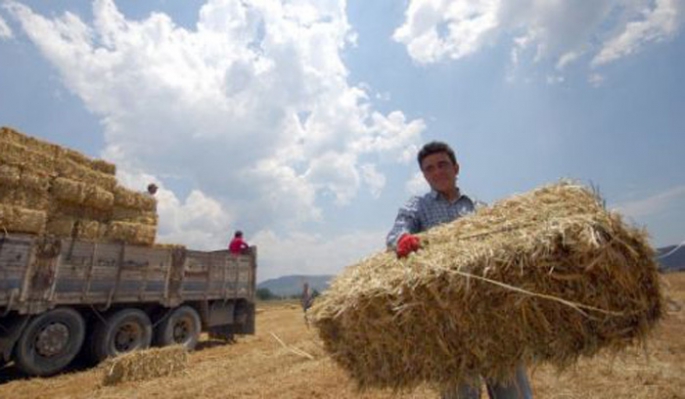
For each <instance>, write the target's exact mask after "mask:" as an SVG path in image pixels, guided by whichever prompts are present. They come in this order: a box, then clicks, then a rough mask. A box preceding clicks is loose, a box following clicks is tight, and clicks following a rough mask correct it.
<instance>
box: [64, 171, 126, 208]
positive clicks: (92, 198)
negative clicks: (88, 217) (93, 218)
mask: <svg viewBox="0 0 685 399" xmlns="http://www.w3.org/2000/svg"><path fill="white" fill-rule="evenodd" d="M51 191H52V193H53V195H54V196H55V198H57V199H58V200H60V201H63V202H71V203H74V204H79V205H80V204H82V205H84V206H86V207H92V208H96V209H103V210H108V209H111V208H112V205H113V204H114V195H113V194H112V193H111V192H109V191H106V190H104V189H102V188H100V187H98V186H96V185H94V184H87V183H82V182H79V181H76V180H72V179H67V178H64V177H58V178H56V179H55V180H54V181H53V183H52V188H51Z"/></svg>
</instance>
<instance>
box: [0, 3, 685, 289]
mask: <svg viewBox="0 0 685 399" xmlns="http://www.w3.org/2000/svg"><path fill="white" fill-rule="evenodd" d="M578 4H579V3H578V2H573V1H556V2H539V1H533V0H510V1H506V2H504V1H498V0H473V1H468V2H467V1H438V0H410V1H401V2H399V1H390V0H386V1H373V2H367V1H349V2H345V1H341V0H326V1H306V0H298V1H279V0H259V1H241V2H238V1H231V0H225V1H220V0H214V1H206V2H205V1H146V2H139V1H132V0H129V1H116V2H115V1H111V0H98V1H94V2H92V3H90V2H84V1H50V2H44V1H2V0H0V88H1V90H0V125H6V126H11V127H14V128H16V129H18V130H20V131H22V132H24V133H27V134H30V135H33V136H36V137H39V138H43V139H46V140H49V141H52V142H55V143H58V144H61V145H65V146H69V147H72V148H74V149H77V150H79V151H82V152H84V153H86V154H88V155H90V156H93V157H101V158H104V159H106V160H108V161H111V162H114V163H116V164H117V167H118V172H117V173H118V178H119V181H120V182H121V183H122V184H124V185H126V186H128V187H130V188H133V189H142V188H143V187H145V185H146V184H147V182H149V181H155V182H157V183H158V185H159V186H160V187H161V190H160V193H159V194H158V197H159V202H160V204H159V213H160V225H159V234H158V237H159V241H162V242H173V243H181V244H185V245H187V246H189V247H192V248H197V249H215V248H219V247H223V246H224V245H225V244H226V242H227V240H228V239H229V238H230V236H231V234H232V232H233V231H234V230H235V229H242V230H244V231H245V234H246V237H247V239H248V241H250V242H251V243H254V244H256V245H258V246H259V255H260V280H263V279H266V278H271V277H276V276H279V275H283V274H291V273H300V274H324V273H335V272H337V271H339V270H340V269H341V268H343V267H344V266H346V265H349V264H352V263H354V262H355V261H357V260H358V259H360V258H361V257H363V256H366V255H369V254H371V253H373V252H375V251H378V250H382V249H383V245H384V238H385V234H386V233H387V231H388V230H389V228H390V227H391V225H392V222H393V219H394V216H395V213H396V211H397V208H398V207H399V206H400V205H401V204H402V203H403V202H405V201H406V200H407V199H408V197H409V196H410V195H412V194H415V193H421V192H422V191H424V190H426V186H425V183H423V182H422V178H421V176H420V174H418V168H417V165H416V162H415V153H416V151H417V149H418V148H419V147H420V146H421V145H422V144H423V143H425V142H427V141H430V140H443V141H447V142H449V143H450V144H452V146H453V147H454V148H455V150H456V152H457V156H458V158H459V160H460V163H461V166H462V171H461V174H460V176H459V185H460V187H461V188H462V190H463V191H464V192H466V193H467V194H469V195H471V196H472V197H476V198H478V199H480V200H483V201H485V202H488V203H492V202H494V201H497V200H499V199H502V198H505V197H508V196H510V195H512V194H515V193H521V192H525V191H528V190H530V189H533V188H535V187H538V186H540V185H542V184H546V183H550V182H555V181H558V180H559V179H560V178H573V179H578V180H580V181H581V182H584V183H587V184H593V185H596V186H598V187H599V189H600V191H601V192H602V194H603V196H604V197H605V198H606V200H607V204H608V206H609V207H610V208H612V209H615V210H618V211H619V212H621V213H623V214H624V215H625V216H626V218H627V219H628V220H629V221H631V223H633V224H635V225H637V226H644V227H645V228H646V229H647V230H648V232H649V233H650V235H651V237H652V243H653V244H654V245H655V246H665V245H670V244H677V243H680V242H682V241H683V240H685V227H684V226H685V212H683V210H684V209H685V178H684V177H683V172H682V171H683V170H685V157H683V150H684V149H685V112H684V111H685V79H684V76H683V75H685V73H684V72H683V71H685V51H684V50H685V38H684V37H683V34H682V30H683V22H685V0H657V1H647V0H620V1H619V0H614V1H609V0H597V1H593V2H582V4H581V5H578Z"/></svg>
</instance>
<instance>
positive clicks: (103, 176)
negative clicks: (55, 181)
mask: <svg viewBox="0 0 685 399" xmlns="http://www.w3.org/2000/svg"><path fill="white" fill-rule="evenodd" d="M55 172H56V173H57V175H59V176H61V177H66V178H68V179H72V180H76V181H80V182H82V183H87V184H93V185H96V186H98V187H100V188H102V189H104V190H106V191H110V192H111V191H113V190H114V187H115V186H116V184H117V179H116V177H115V176H113V175H110V174H107V173H102V172H99V171H97V170H94V169H91V168H90V166H89V165H83V164H79V163H76V162H74V161H73V160H72V159H69V158H67V157H57V158H55Z"/></svg>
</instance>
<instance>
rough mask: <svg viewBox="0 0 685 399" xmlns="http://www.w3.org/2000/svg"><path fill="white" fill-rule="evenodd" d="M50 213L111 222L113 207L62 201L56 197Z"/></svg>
mask: <svg viewBox="0 0 685 399" xmlns="http://www.w3.org/2000/svg"><path fill="white" fill-rule="evenodd" d="M49 213H50V215H53V216H58V215H59V216H70V217H72V218H74V219H88V220H96V221H98V222H101V223H106V222H109V221H110V220H111V219H112V210H111V209H98V208H94V207H89V206H84V205H79V204H75V203H73V202H65V201H60V200H58V199H57V198H55V197H53V198H51V201H50V205H49Z"/></svg>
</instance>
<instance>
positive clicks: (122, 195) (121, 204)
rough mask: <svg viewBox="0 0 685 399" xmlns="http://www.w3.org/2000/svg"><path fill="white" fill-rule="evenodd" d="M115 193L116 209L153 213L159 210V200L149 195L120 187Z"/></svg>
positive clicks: (116, 188)
mask: <svg viewBox="0 0 685 399" xmlns="http://www.w3.org/2000/svg"><path fill="white" fill-rule="evenodd" d="M113 193H114V206H115V207H118V208H129V209H134V210H139V211H152V212H154V211H155V210H156V209H157V200H155V199H154V198H153V197H151V196H150V195H148V194H147V193H139V192H137V191H132V190H128V189H126V188H124V187H122V186H118V185H117V186H116V187H115V188H114V190H113Z"/></svg>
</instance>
